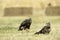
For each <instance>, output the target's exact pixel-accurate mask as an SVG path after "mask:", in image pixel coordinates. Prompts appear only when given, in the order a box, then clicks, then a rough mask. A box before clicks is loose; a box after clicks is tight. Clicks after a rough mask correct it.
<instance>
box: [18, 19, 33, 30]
mask: <svg viewBox="0 0 60 40" xmlns="http://www.w3.org/2000/svg"><path fill="white" fill-rule="evenodd" d="M31 23H32V19H31V18H29V19H25V20H24V21H23V22H22V23H21V25H20V26H19V29H18V30H19V31H22V30H26V29H30V25H31Z"/></svg>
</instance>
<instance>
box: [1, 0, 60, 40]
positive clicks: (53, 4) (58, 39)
mask: <svg viewBox="0 0 60 40" xmlns="http://www.w3.org/2000/svg"><path fill="white" fill-rule="evenodd" d="M30 17H31V18H32V24H31V28H30V30H29V32H27V31H25V30H23V31H18V28H19V26H20V24H21V22H22V21H23V20H25V19H27V18H30ZM47 22H50V23H51V32H50V33H49V34H40V35H34V33H35V32H37V31H39V30H41V29H42V28H43V27H44V25H45V24H46V23H47ZM59 35H60V0H0V40H60V36H59Z"/></svg>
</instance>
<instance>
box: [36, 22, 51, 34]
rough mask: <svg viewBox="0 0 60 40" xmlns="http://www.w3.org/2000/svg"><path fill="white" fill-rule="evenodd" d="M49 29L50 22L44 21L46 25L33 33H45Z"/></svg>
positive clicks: (48, 31)
mask: <svg viewBox="0 0 60 40" xmlns="http://www.w3.org/2000/svg"><path fill="white" fill-rule="evenodd" d="M50 31H51V24H50V22H48V23H46V26H44V27H43V28H42V29H41V30H40V31H38V32H36V33H35V34H46V33H50Z"/></svg>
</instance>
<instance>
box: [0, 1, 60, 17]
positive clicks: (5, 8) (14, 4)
mask: <svg viewBox="0 0 60 40" xmlns="http://www.w3.org/2000/svg"><path fill="white" fill-rule="evenodd" d="M21 15H22V16H23V15H43V16H45V15H60V0H0V16H21Z"/></svg>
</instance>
